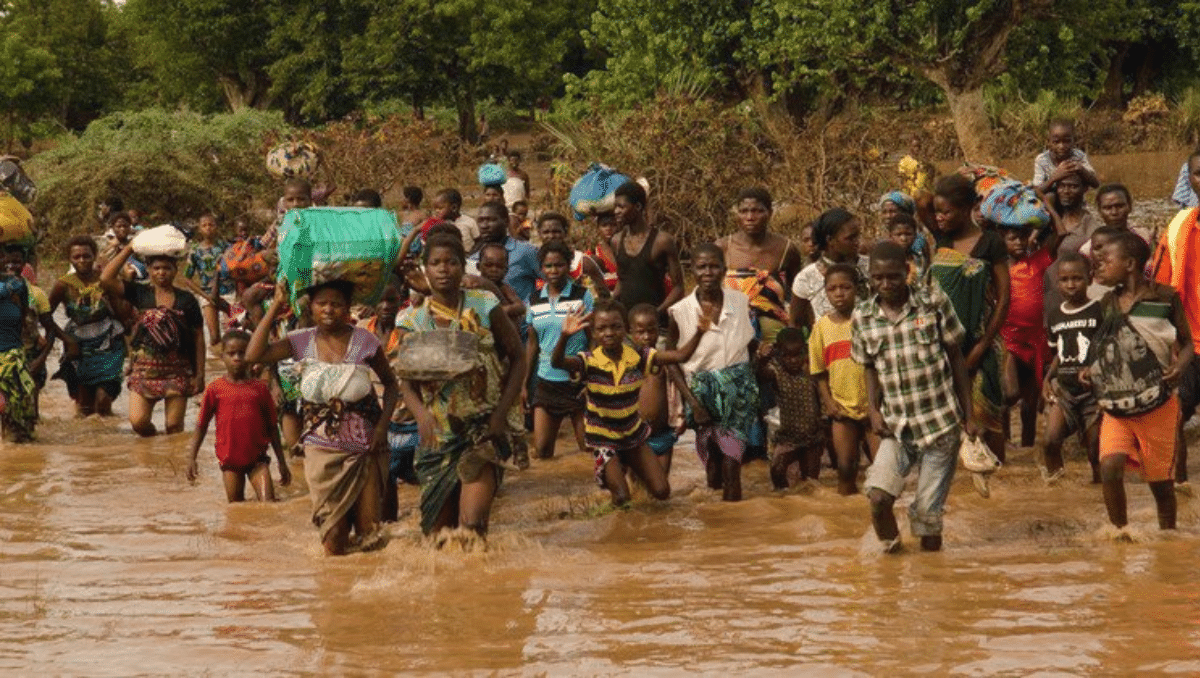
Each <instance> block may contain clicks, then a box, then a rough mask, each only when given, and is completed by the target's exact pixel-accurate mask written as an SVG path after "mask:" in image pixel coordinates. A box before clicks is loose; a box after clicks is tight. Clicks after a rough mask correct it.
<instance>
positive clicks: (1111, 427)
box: [1100, 395, 1179, 483]
mask: <svg viewBox="0 0 1200 678" xmlns="http://www.w3.org/2000/svg"><path fill="white" fill-rule="evenodd" d="M1178 429H1179V396H1177V395H1172V396H1171V399H1170V400H1168V401H1167V402H1165V403H1163V404H1162V406H1160V407H1158V408H1157V409H1153V410H1151V411H1149V412H1147V413H1145V414H1140V415H1137V416H1135V417H1114V416H1112V415H1111V414H1105V415H1104V418H1103V419H1102V420H1101V421H1100V458H1101V459H1104V458H1105V457H1108V456H1111V455H1114V454H1124V455H1126V459H1127V465H1128V467H1129V469H1130V470H1131V471H1137V472H1138V473H1139V474H1140V475H1141V476H1142V480H1145V481H1146V482H1148V483H1156V482H1160V481H1163V480H1172V479H1173V478H1174V477H1175V432H1176V431H1177V430H1178Z"/></svg>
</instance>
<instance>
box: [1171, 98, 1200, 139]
mask: <svg viewBox="0 0 1200 678" xmlns="http://www.w3.org/2000/svg"><path fill="white" fill-rule="evenodd" d="M1170 120H1171V127H1172V129H1173V130H1174V132H1175V135H1176V136H1177V137H1178V138H1179V140H1180V141H1183V142H1185V143H1187V144H1188V145H1192V146H1194V145H1196V144H1197V143H1200V87H1196V86H1192V87H1188V88H1187V89H1186V90H1184V91H1183V93H1182V94H1180V95H1179V97H1178V98H1177V99H1176V100H1175V108H1174V110H1172V111H1171V118H1170Z"/></svg>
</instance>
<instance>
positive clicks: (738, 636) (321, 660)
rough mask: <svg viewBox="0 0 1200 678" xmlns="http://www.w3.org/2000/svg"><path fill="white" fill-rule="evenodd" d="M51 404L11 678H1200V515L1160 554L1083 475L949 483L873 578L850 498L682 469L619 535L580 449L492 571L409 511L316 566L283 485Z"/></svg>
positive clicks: (7, 503) (763, 476)
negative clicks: (226, 474)
mask: <svg viewBox="0 0 1200 678" xmlns="http://www.w3.org/2000/svg"><path fill="white" fill-rule="evenodd" d="M211 367H212V368H213V369H216V367H217V365H216V364H215V363H213V364H212V365H211ZM44 402H45V403H46V410H47V412H46V413H45V421H44V423H43V425H42V426H41V428H40V429H39V437H40V441H39V443H38V444H34V445H26V446H12V445H9V446H6V447H3V448H0V512H2V513H3V515H4V516H5V520H4V521H3V523H2V524H0V564H2V565H0V568H2V571H3V579H2V582H0V587H3V589H2V590H3V595H2V599H0V600H2V602H0V606H2V607H0V672H3V673H5V674H8V675H35V674H39V673H40V674H46V675H120V676H125V675H137V674H189V675H190V674H214V675H227V674H243V673H251V672H253V673H268V674H331V675H347V674H377V675H386V674H393V673H398V672H449V671H453V672H465V671H484V672H492V671H495V672H499V673H501V674H512V673H530V674H556V675H562V674H572V675H603V674H614V673H654V674H659V673H677V674H684V673H696V672H702V673H709V674H726V673H734V672H737V673H748V672H754V673H756V674H763V673H771V672H776V673H784V672H786V673H789V674H796V673H797V672H801V671H802V672H803V673H804V674H806V675H807V674H816V675H844V674H861V675H877V674H881V673H885V672H887V673H895V674H911V673H935V674H967V675H994V674H1006V675H1028V674H1031V673H1040V674H1042V675H1093V674H1108V675H1118V674H1129V673H1133V672H1153V673H1177V674H1185V675H1196V674H1200V575H1198V574H1197V563H1198V562H1200V538H1198V537H1200V530H1198V529H1197V526H1198V525H1200V515H1198V511H1197V505H1198V504H1197V502H1200V499H1196V500H1193V499H1187V498H1184V499H1183V501H1182V503H1181V512H1180V524H1181V525H1182V526H1183V528H1182V529H1181V530H1179V531H1178V532H1177V533H1175V534H1170V535H1162V534H1160V533H1159V532H1158V531H1157V530H1155V529H1151V526H1152V525H1153V524H1154V511H1153V506H1152V502H1151V501H1150V498H1149V493H1148V492H1147V491H1146V489H1145V487H1144V486H1141V485H1137V486H1134V487H1133V488H1132V489H1131V492H1130V495H1131V503H1132V520H1133V522H1134V524H1135V525H1136V526H1138V527H1139V528H1140V529H1139V530H1138V532H1137V533H1138V535H1139V540H1138V541H1137V542H1136V543H1133V544H1118V543H1115V542H1113V541H1112V540H1111V538H1110V536H1109V535H1110V532H1109V531H1108V530H1106V529H1105V527H1104V525H1105V518H1104V510H1103V504H1102V501H1101V498H1100V493H1099V490H1098V488H1096V487H1093V486H1089V485H1087V484H1086V481H1087V469H1086V462H1084V461H1083V460H1081V459H1080V458H1079V457H1078V456H1076V457H1075V458H1074V460H1073V461H1072V462H1071V463H1070V464H1069V466H1068V469H1069V475H1068V478H1067V480H1066V482H1065V483H1063V485H1062V486H1060V487H1055V488H1046V487H1044V486H1043V485H1042V482H1041V480H1040V479H1039V477H1038V475H1037V472H1036V470H1035V468H1034V466H1033V457H1032V452H1030V451H1023V452H1018V453H1016V454H1015V459H1014V461H1013V463H1011V464H1010V466H1009V467H1007V468H1005V469H1004V470H1002V472H1001V473H1000V474H999V476H998V477H997V478H996V479H995V480H994V482H993V487H994V490H993V497H992V498H991V499H982V498H980V497H978V496H977V495H976V494H975V493H974V491H973V490H972V488H971V485H970V481H969V479H967V478H966V477H965V476H964V477H960V478H958V479H957V480H956V481H955V485H954V490H953V493H952V495H951V498H950V502H949V514H948V517H947V523H946V535H947V541H946V550H945V551H944V552H943V553H940V554H932V555H931V554H920V553H915V552H912V551H909V552H908V553H905V554H904V555H901V556H892V557H884V556H880V555H877V554H876V553H874V546H875V540H874V537H873V536H871V535H869V534H868V532H869V529H868V525H867V510H866V502H865V500H864V499H863V498H861V497H848V498H847V497H839V496H837V494H836V493H835V492H834V491H833V489H832V487H831V479H830V478H825V479H823V480H822V481H821V482H820V483H818V484H816V485H810V486H806V487H802V488H798V489H794V490H792V491H790V492H787V493H775V492H772V491H771V490H770V489H769V483H768V481H767V473H766V468H765V465H764V464H762V463H761V462H758V463H753V464H751V465H749V466H748V467H747V468H746V470H745V477H746V479H747V481H748V483H747V496H748V497H749V499H748V500H747V501H744V502H742V503H740V504H736V505H728V504H723V503H721V502H720V501H718V500H717V497H716V496H715V495H714V493H712V492H710V491H709V490H707V489H704V487H703V478H702V473H701V468H700V466H699V464H698V463H697V461H696V460H695V455H694V454H692V453H691V452H690V450H688V449H686V448H680V449H679V451H678V453H677V458H676V459H677V463H676V467H675V469H674V471H673V473H672V478H671V480H672V484H673V486H674V489H675V496H674V497H673V498H672V499H671V500H670V501H669V502H668V503H666V504H662V505H659V504H653V503H648V502H647V501H644V500H643V501H639V502H637V503H636V505H635V507H634V508H633V509H632V510H630V511H627V512H621V513H608V512H605V511H604V510H603V507H604V505H605V502H606V497H605V495H604V494H603V493H602V492H600V491H598V490H596V489H595V487H594V486H593V485H592V484H591V480H590V459H589V458H588V457H585V456H584V455H582V454H579V453H578V452H576V451H574V449H573V448H572V449H571V450H570V451H569V452H568V453H567V454H566V455H565V456H563V457H562V458H560V459H556V460H553V461H550V462H544V463H540V464H536V465H535V466H534V468H533V469H532V470H530V471H528V472H526V473H524V474H520V475H517V476H514V477H511V480H510V482H508V483H507V484H506V486H505V487H504V489H503V491H502V495H501V496H500V498H499V499H498V500H497V503H496V510H495V515H494V521H493V522H494V534H493V536H492V541H491V548H490V550H488V552H486V553H462V552H461V551H455V550H448V551H441V552H435V551H432V550H430V549H429V548H428V547H427V546H425V545H424V544H423V543H422V541H421V539H420V538H419V530H418V528H417V524H416V517H415V513H414V512H413V511H412V506H413V505H414V502H415V499H416V492H415V490H412V489H408V488H406V489H405V490H403V491H402V496H401V501H402V505H403V506H404V507H406V510H407V514H406V515H405V516H404V517H403V518H402V520H401V522H400V523H399V524H398V525H395V526H393V528H392V529H391V542H390V543H389V544H388V545H387V547H386V548H384V549H383V550H381V551H377V552H373V553H360V554H354V555H350V556H347V557H344V558H327V557H324V556H323V555H322V554H321V552H320V548H319V546H318V544H317V540H316V535H315V532H314V530H313V529H312V528H311V527H310V525H309V524H308V517H309V505H308V499H307V496H306V494H305V489H304V486H303V480H302V478H303V474H302V472H301V468H300V467H299V466H296V467H294V470H295V471H296V477H297V478H298V479H300V480H299V482H298V484H296V485H294V486H293V487H290V488H286V489H284V490H283V491H282V495H283V499H282V501H280V502H279V503H277V504H274V505H262V504H256V503H247V504H244V505H233V506H230V505H227V504H226V503H225V501H224V494H223V492H222V490H221V487H220V479H219V475H218V473H217V471H216V465H215V460H213V458H212V457H211V444H210V445H209V446H207V449H206V450H205V451H204V452H203V453H202V457H201V458H202V460H203V464H202V478H201V480H200V481H199V483H198V484H197V485H196V486H191V485H189V484H188V483H187V482H186V481H185V480H184V478H183V469H184V466H185V464H186V447H187V439H188V437H187V436H186V435H179V436H173V437H162V438H158V439H155V440H150V441H140V440H136V439H135V438H134V437H133V436H132V435H131V434H130V433H129V428H128V424H126V423H125V422H124V421H120V420H118V421H119V423H118V425H117V426H116V429H117V430H114V428H113V424H112V422H102V421H96V420H89V421H75V420H72V419H70V418H69V414H70V412H69V408H68V407H67V402H68V401H67V400H66V398H65V393H64V391H63V388H62V385H61V384H60V383H58V382H52V385H51V386H50V387H49V389H48V391H47V393H46V394H45V396H44ZM121 402H123V401H121ZM118 407H119V409H120V410H122V411H123V407H122V406H121V404H120V403H119V405H118ZM192 416H194V408H193V409H192V410H191V411H189V419H190V418H191V417H192ZM209 440H210V441H211V440H212V437H211V436H210V438H209ZM1196 471H1200V466H1197V465H1194V470H1193V472H1196Z"/></svg>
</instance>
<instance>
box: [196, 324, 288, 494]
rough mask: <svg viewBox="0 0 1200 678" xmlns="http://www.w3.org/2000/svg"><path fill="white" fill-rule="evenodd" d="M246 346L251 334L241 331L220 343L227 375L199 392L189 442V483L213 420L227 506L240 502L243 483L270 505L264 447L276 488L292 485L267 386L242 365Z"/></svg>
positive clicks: (246, 366) (233, 333) (269, 476)
mask: <svg viewBox="0 0 1200 678" xmlns="http://www.w3.org/2000/svg"><path fill="white" fill-rule="evenodd" d="M249 344H250V335H249V334H246V333H245V332H242V331H240V330H234V331H232V332H228V333H226V334H225V336H224V337H223V338H222V339H221V347H222V349H223V351H222V353H221V360H222V361H223V362H224V363H225V369H226V371H227V372H228V374H227V376H224V377H221V378H219V379H217V380H215V381H213V382H212V383H210V384H209V385H208V387H207V388H206V389H205V391H204V401H203V403H202V404H201V405H200V421H199V423H198V424H196V434H195V436H193V437H192V458H191V461H190V462H189V463H188V468H187V478H188V480H193V481H194V480H195V479H196V457H197V455H199V453H200V445H201V444H202V443H203V442H204V436H205V435H206V434H207V433H208V424H209V422H211V421H212V419H213V417H214V416H215V417H216V418H217V444H216V453H217V462H218V463H219V464H220V467H221V474H222V476H223V477H224V480H225V496H226V497H227V498H228V499H229V501H230V502H235V501H245V499H246V496H245V495H246V479H247V478H249V479H250V485H251V486H252V487H254V493H255V494H256V495H257V496H258V499H259V501H275V489H274V488H273V487H272V486H271V466H270V464H271V459H270V457H268V456H267V445H268V444H269V445H270V446H271V448H272V449H273V450H274V451H275V459H276V460H278V462H279V484H280V485H284V486H286V485H287V484H288V483H290V482H292V472H291V470H289V469H288V465H287V461H285V460H284V458H283V446H282V445H281V444H280V442H279V425H278V420H277V417H276V414H275V399H274V398H272V397H271V391H270V389H268V388H267V385H266V384H264V383H263V382H262V381H260V380H258V379H253V378H251V377H250V374H249V365H248V364H247V363H246V360H245V357H246V347H247V346H248V345H249Z"/></svg>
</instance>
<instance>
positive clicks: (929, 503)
mask: <svg viewBox="0 0 1200 678" xmlns="http://www.w3.org/2000/svg"><path fill="white" fill-rule="evenodd" d="M961 442H962V432H961V431H959V430H954V431H951V432H949V433H946V434H943V435H942V436H941V437H939V438H938V439H937V440H935V441H934V442H933V443H932V444H930V445H923V446H921V449H920V453H919V454H920V460H921V461H920V469H919V471H918V474H917V489H916V493H915V494H914V496H913V500H912V503H911V504H909V506H908V520H909V524H910V526H911V528H912V532H913V535H914V536H917V537H920V538H921V550H922V551H939V550H941V548H942V513H943V508H944V507H945V505H946V496H947V495H949V494H950V483H951V482H952V481H953V480H954V471H955V469H956V468H957V466H958V447H959V445H960V443H961ZM910 454H911V455H912V456H914V457H915V456H916V455H917V452H916V451H915V450H914V451H912V452H910Z"/></svg>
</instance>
